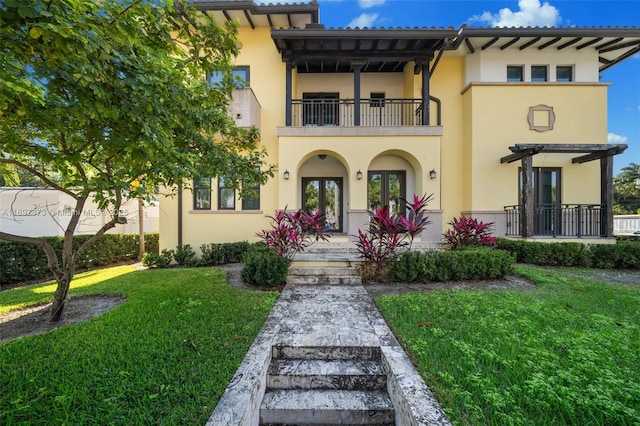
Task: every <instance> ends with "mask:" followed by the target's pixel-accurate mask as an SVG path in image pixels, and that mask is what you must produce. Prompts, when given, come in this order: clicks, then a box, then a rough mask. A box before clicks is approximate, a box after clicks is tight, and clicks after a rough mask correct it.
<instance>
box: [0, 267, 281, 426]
mask: <svg viewBox="0 0 640 426" xmlns="http://www.w3.org/2000/svg"><path fill="white" fill-rule="evenodd" d="M53 291H54V286H53V285H51V283H49V284H40V285H31V286H28V287H22V288H17V289H14V290H8V291H4V292H0V312H2V311H6V310H9V309H15V308H16V307H18V306H22V305H24V304H31V303H34V302H38V301H44V300H49V299H50V298H51V294H52V292H53ZM97 293H110V294H111V293H117V294H122V295H124V296H125V297H126V298H127V300H126V301H125V302H124V303H123V304H121V305H120V306H119V307H117V308H115V309H114V310H112V311H110V312H108V313H106V314H104V315H101V316H99V317H97V318H94V319H93V320H91V321H89V322H88V323H84V324H76V325H71V326H67V327H63V328H61V329H57V330H55V331H52V332H50V333H47V334H44V335H39V336H30V337H25V338H21V339H17V340H14V341H9V342H5V343H0V424H29V425H32V424H73V425H76V424H121V425H133V424H154V425H156V424H167V425H174V424H186V425H192V424H193V425H195V424H197V425H201V424H204V423H205V422H206V420H207V418H208V417H209V416H210V415H211V413H212V411H213V409H214V407H215V405H216V403H217V401H218V399H219V398H220V396H221V395H222V392H223V391H224V389H225V387H226V386H227V384H228V383H229V380H230V379H231V377H232V376H233V374H234V372H235V370H236V369H237V367H238V366H239V365H240V362H241V361H242V359H243V357H244V355H245V353H246V352H247V350H248V349H249V347H250V346H251V343H252V341H253V339H254V337H255V336H256V335H257V334H258V331H259V330H260V327H261V326H262V324H263V323H264V320H265V319H266V317H267V315H268V314H269V312H270V310H271V308H272V307H273V305H274V304H275V301H276V298H277V293H273V292H272V293H267V292H249V291H243V290H237V289H234V288H231V287H229V286H228V285H226V283H225V274H224V272H223V271H222V270H220V269H216V268H198V269H182V268H180V269H163V270H148V271H137V272H136V271H134V270H133V268H132V267H131V266H121V267H115V268H109V269H105V270H100V271H91V272H87V273H84V274H81V275H78V277H77V278H76V279H75V280H74V282H73V283H72V291H71V295H75V294H97Z"/></svg>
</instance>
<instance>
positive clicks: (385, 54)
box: [160, 0, 640, 248]
mask: <svg viewBox="0 0 640 426" xmlns="http://www.w3.org/2000/svg"><path fill="white" fill-rule="evenodd" d="M194 4H195V5H196V7H197V8H198V9H200V10H201V11H202V12H203V13H207V14H210V15H213V16H214V17H215V19H216V20H217V22H223V21H224V20H234V21H237V22H238V23H239V46H241V49H240V55H239V56H238V58H237V61H236V65H237V66H236V73H237V74H238V75H240V76H242V78H243V79H244V80H246V82H247V84H246V87H241V88H238V89H237V90H236V91H235V94H234V101H233V103H232V105H231V106H230V110H231V114H232V115H233V117H234V118H236V120H237V123H238V124H239V125H240V126H249V125H256V126H258V127H259V129H260V133H261V142H262V144H263V145H264V146H265V147H266V148H267V150H268V152H269V155H270V157H269V162H271V163H275V164H277V165H278V168H279V171H278V174H277V176H276V177H275V178H273V179H271V180H270V181H269V182H268V183H267V184H266V185H264V186H262V187H261V188H259V194H260V195H259V198H257V199H250V200H241V199H239V198H238V197H237V196H236V194H234V192H233V191H232V190H231V189H228V188H225V185H224V178H211V179H210V178H204V179H199V180H197V181H196V182H194V188H195V189H194V191H193V192H192V191H191V190H184V191H182V193H181V195H180V196H179V197H176V198H166V199H162V206H163V212H162V215H161V221H160V233H161V239H160V244H161V247H163V248H173V247H175V246H176V245H177V244H179V243H182V244H191V245H192V246H193V247H195V248H197V247H199V246H200V244H203V243H211V242H230V241H238V240H255V235H254V234H255V233H256V232H257V231H259V230H260V229H262V228H264V227H266V226H267V224H268V220H267V219H265V214H272V213H273V211H274V210H275V209H281V208H284V207H285V206H287V207H288V208H289V209H298V208H306V209H314V210H315V209H318V208H319V209H321V210H322V211H324V212H326V213H327V222H328V226H330V227H331V228H332V229H333V230H334V231H335V233H336V235H338V236H339V237H338V239H340V238H342V241H344V240H346V238H347V237H348V236H349V235H353V234H356V233H357V230H358V229H359V228H362V229H363V228H365V227H366V223H367V221H368V215H367V209H369V208H372V207H374V206H377V205H380V204H386V203H389V204H391V205H392V206H396V205H398V204H399V198H400V197H410V196H412V195H413V194H414V193H415V194H419V195H422V194H425V193H427V194H431V193H433V194H434V195H435V198H434V201H433V202H432V203H431V205H430V208H431V213H430V219H431V221H432V224H431V225H430V226H429V227H428V229H427V231H425V232H424V234H423V235H422V240H423V241H440V239H441V235H442V233H443V232H444V231H445V230H446V229H447V228H448V225H447V222H449V221H450V220H451V219H452V218H453V217H455V216H459V215H471V216H473V217H476V218H478V219H481V220H484V221H491V222H495V227H494V228H495V234H496V235H499V236H504V235H507V236H513V237H516V236H521V237H527V238H528V237H566V238H577V237H580V238H582V239H583V240H587V239H597V240H598V241H603V237H605V239H606V237H611V236H612V235H613V213H612V206H613V202H612V177H613V156H614V155H615V154H618V153H621V152H623V151H624V150H625V149H626V145H621V144H620V145H613V144H607V88H608V84H606V83H600V82H599V80H600V73H601V72H602V71H604V70H606V69H608V68H610V67H612V66H614V65H616V64H617V63H619V62H621V61H623V60H625V59H627V58H629V57H631V56H632V55H633V54H635V53H637V52H639V51H640V28H467V27H463V28H461V29H454V28H448V29H445V28H438V29H436V28H430V29H427V28H415V29H376V28H374V29H340V28H338V29H333V28H331V29H328V28H325V27H324V26H323V25H322V24H320V23H319V22H318V12H319V9H318V4H317V3H316V2H312V3H309V4H276V5H273V4H268V5H257V4H253V3H251V2H247V1H240V2H235V1H202V0H200V1H196V2H194ZM210 77H213V78H212V79H213V80H215V76H210ZM522 170H524V173H522ZM178 206H181V211H180V212H178ZM334 238H335V237H334Z"/></svg>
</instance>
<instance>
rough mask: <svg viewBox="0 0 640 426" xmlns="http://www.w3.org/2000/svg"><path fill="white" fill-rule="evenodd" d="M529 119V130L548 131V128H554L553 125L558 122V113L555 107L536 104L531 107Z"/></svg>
mask: <svg viewBox="0 0 640 426" xmlns="http://www.w3.org/2000/svg"><path fill="white" fill-rule="evenodd" d="M527 120H528V121H529V130H535V131H536V132H546V131H547V130H553V125H554V124H555V122H556V114H555V113H554V112H553V107H550V106H548V105H536V106H532V107H529V116H528V118H527Z"/></svg>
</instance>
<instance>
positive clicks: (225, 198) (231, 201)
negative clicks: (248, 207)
mask: <svg viewBox="0 0 640 426" xmlns="http://www.w3.org/2000/svg"><path fill="white" fill-rule="evenodd" d="M235 209H236V191H235V190H234V189H233V188H232V187H231V186H229V185H228V184H227V180H226V179H225V178H224V177H223V176H220V177H218V210H235Z"/></svg>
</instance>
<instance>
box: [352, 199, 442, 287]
mask: <svg viewBox="0 0 640 426" xmlns="http://www.w3.org/2000/svg"><path fill="white" fill-rule="evenodd" d="M432 197H433V194H432V195H429V196H427V195H424V196H422V197H418V196H417V195H414V196H413V200H412V201H407V200H405V199H402V202H403V203H404V204H405V207H406V210H407V215H406V216H403V215H396V214H393V213H391V209H390V208H389V206H388V205H385V206H382V207H377V208H376V209H374V210H369V211H368V213H369V229H368V231H366V232H363V231H362V230H358V235H355V236H354V237H355V238H356V242H355V244H356V248H357V249H358V253H359V255H360V258H361V259H362V260H364V265H363V268H362V272H363V278H365V279H378V278H380V276H381V275H382V273H383V271H384V270H385V268H386V267H387V265H388V263H389V261H390V260H391V259H393V257H394V256H395V255H396V252H397V250H398V249H399V248H401V247H402V248H404V247H407V246H408V248H411V244H412V243H413V240H414V238H415V237H416V236H417V235H419V234H420V233H421V232H422V231H423V230H424V229H425V228H426V227H427V225H428V224H429V223H431V222H430V221H429V218H428V217H427V216H425V210H426V207H427V204H428V203H429V201H431V199H432Z"/></svg>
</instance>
